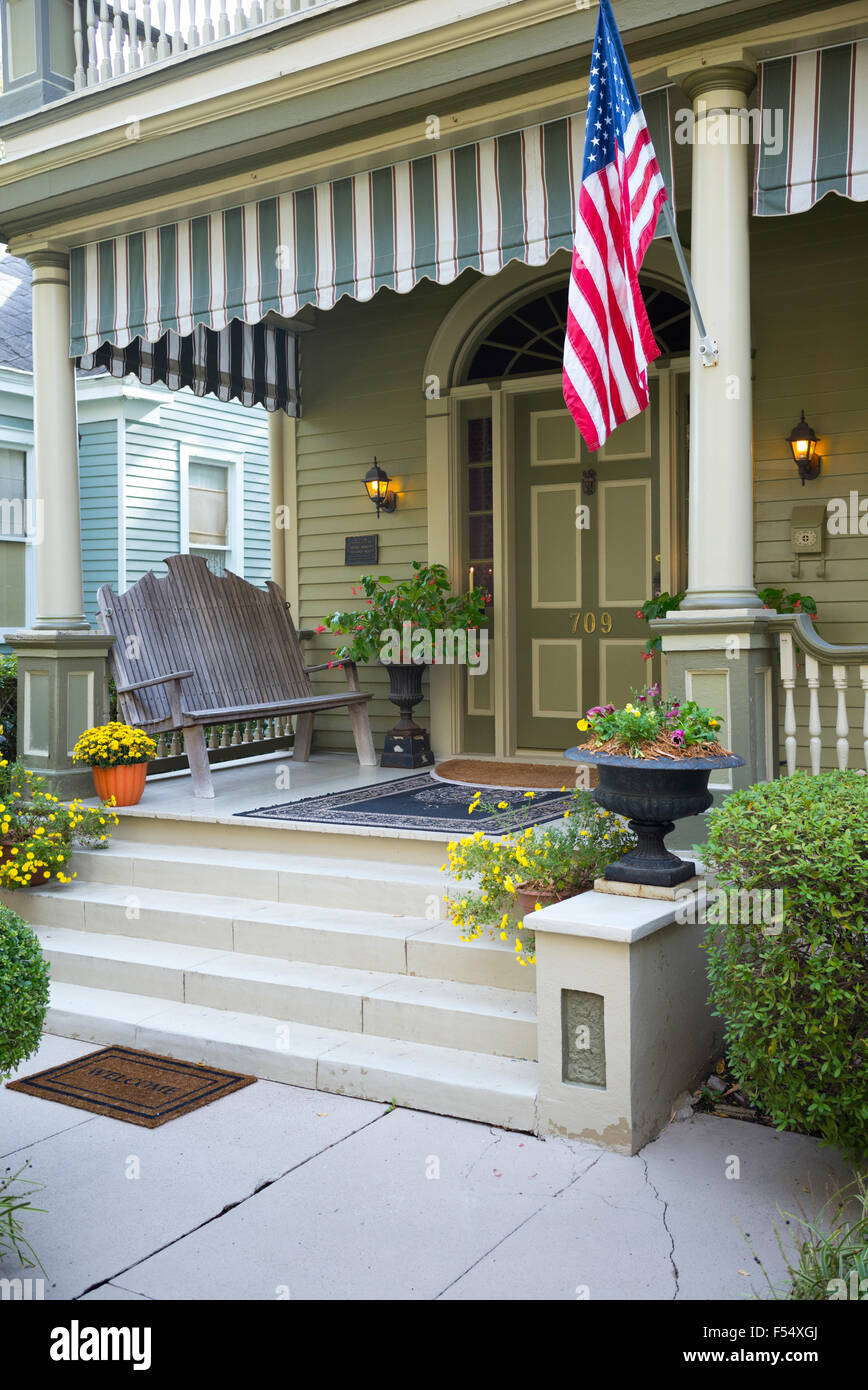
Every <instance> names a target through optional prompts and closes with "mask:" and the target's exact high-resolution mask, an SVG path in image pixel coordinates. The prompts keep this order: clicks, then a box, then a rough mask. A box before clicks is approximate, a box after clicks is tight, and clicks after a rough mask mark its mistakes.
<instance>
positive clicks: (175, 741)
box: [169, 729, 184, 758]
mask: <svg viewBox="0 0 868 1390" xmlns="http://www.w3.org/2000/svg"><path fill="white" fill-rule="evenodd" d="M183 751H184V746H183V744H182V743H181V730H180V729H173V730H172V743H171V746H170V748H169V752H170V754H171V756H172V757H173V758H179V757H180V756H181V754H182V753H183Z"/></svg>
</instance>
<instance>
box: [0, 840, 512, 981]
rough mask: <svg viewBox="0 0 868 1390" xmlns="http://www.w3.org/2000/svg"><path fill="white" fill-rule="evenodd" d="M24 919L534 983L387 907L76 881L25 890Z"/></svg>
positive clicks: (495, 948)
mask: <svg viewBox="0 0 868 1390" xmlns="http://www.w3.org/2000/svg"><path fill="white" fill-rule="evenodd" d="M96 857H98V858H99V857H101V856H96ZM0 901H9V902H10V904H11V905H12V906H13V907H14V908H15V910H16V911H22V910H23V909H22V904H23V902H24V899H23V897H22V895H21V894H18V895H17V896H16V897H15V898H14V901H13V897H12V895H8V894H7V895H4V894H2V893H0ZM24 915H25V916H26V917H27V919H28V921H30V922H31V923H32V924H33V926H36V927H53V928H69V929H72V930H76V931H79V932H87V933H95V934H105V933H108V934H110V935H114V936H124V937H142V938H146V939H148V940H152V941H157V942H159V941H162V942H176V943H178V944H179V945H181V946H195V947H204V948H207V949H209V950H212V951H233V950H234V951H239V952H241V953H243V954H246V955H262V956H272V957H277V958H279V959H281V960H297V961H307V962H310V963H311V964H319V965H337V966H345V967H348V968H355V969H361V970H381V971H387V972H390V973H392V974H407V975H420V976H426V977H431V978H433V979H438V980H454V981H457V982H461V983H465V984H472V985H492V986H496V987H497V988H501V989H508V990H518V991H524V992H528V993H529V992H532V991H533V989H534V987H535V972H534V970H533V967H528V968H525V969H519V968H518V967H517V965H516V963H515V955H514V952H513V950H512V949H511V948H510V946H509V945H508V944H507V943H505V942H502V941H500V940H499V938H497V937H495V938H494V939H492V938H490V937H483V938H481V939H480V940H479V941H476V942H472V943H470V942H464V941H462V940H461V938H460V936H459V934H458V931H457V930H456V928H455V927H453V926H452V924H451V923H450V922H448V921H440V922H436V921H435V922H431V921H430V920H428V919H426V918H424V917H415V916H399V915H394V914H391V913H389V912H388V910H386V911H380V912H363V911H358V910H352V909H349V908H344V909H333V908H326V907H317V906H304V905H302V906H299V905H297V904H294V903H285V904H284V903H271V902H264V901H259V900H256V899H250V898H241V897H218V896H214V895H208V894H204V893H182V892H178V891H176V890H169V889H161V888H127V887H125V886H124V885H123V884H122V883H119V884H114V883H104V882H99V883H94V882H87V881H84V880H81V879H79V880H77V881H76V882H75V883H71V884H66V885H62V886H61V885H58V886H57V887H52V886H51V885H50V884H48V885H46V886H45V887H44V888H40V889H38V890H34V891H33V892H31V893H28V894H27V895H26V910H25V913H24Z"/></svg>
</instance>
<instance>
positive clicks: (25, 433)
mask: <svg viewBox="0 0 868 1390" xmlns="http://www.w3.org/2000/svg"><path fill="white" fill-rule="evenodd" d="M0 449H11V450H14V452H15V453H20V454H23V455H24V497H25V506H24V515H25V517H26V516H28V515H29V513H28V511H27V503H28V502H29V500H30V499H31V497H35V496H36V450H35V448H34V439H33V434H32V432H31V431H29V430H20V431H19V430H7V431H6V433H5V434H4V435H3V436H2V437H0ZM2 539H3V541H4V542H6V541H9V542H12V543H13V544H17V545H23V546H24V627H25V628H32V627H33V624H34V621H35V619H36V541H35V538H31V537H29V536H3V537H2ZM0 635H2V634H0Z"/></svg>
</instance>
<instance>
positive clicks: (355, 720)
mask: <svg viewBox="0 0 868 1390" xmlns="http://www.w3.org/2000/svg"><path fill="white" fill-rule="evenodd" d="M350 724H351V725H352V729H353V738H354V739H355V741H356V752H357V754H358V756H359V766H360V767H376V766H377V754H376V751H375V749H374V736H373V734H372V733H371V721H370V719H369V717H368V706H367V705H362V704H358V705H350Z"/></svg>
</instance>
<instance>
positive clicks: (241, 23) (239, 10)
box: [232, 0, 247, 34]
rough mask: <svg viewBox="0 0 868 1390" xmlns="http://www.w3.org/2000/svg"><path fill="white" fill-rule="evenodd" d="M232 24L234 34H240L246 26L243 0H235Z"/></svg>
mask: <svg viewBox="0 0 868 1390" xmlns="http://www.w3.org/2000/svg"><path fill="white" fill-rule="evenodd" d="M232 26H233V28H234V30H235V33H236V34H240V33H241V31H242V30H243V29H246V28H247V16H246V15H245V13H244V0H235V18H234V20H233V21H232Z"/></svg>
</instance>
